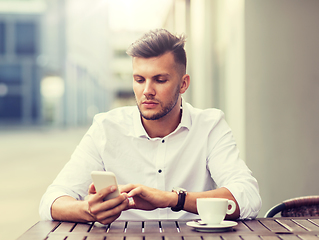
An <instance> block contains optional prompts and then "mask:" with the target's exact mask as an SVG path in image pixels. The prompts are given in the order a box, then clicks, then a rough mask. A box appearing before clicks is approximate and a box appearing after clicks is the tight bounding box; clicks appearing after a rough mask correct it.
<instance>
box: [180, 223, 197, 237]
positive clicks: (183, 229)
mask: <svg viewBox="0 0 319 240" xmlns="http://www.w3.org/2000/svg"><path fill="white" fill-rule="evenodd" d="M186 223H187V222H185V221H178V222H177V224H178V227H179V230H180V232H181V233H182V234H187V233H191V232H194V230H193V229H192V228H190V227H189V226H187V225H186Z"/></svg>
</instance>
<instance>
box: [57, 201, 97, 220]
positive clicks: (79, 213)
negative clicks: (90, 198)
mask: <svg viewBox="0 0 319 240" xmlns="http://www.w3.org/2000/svg"><path fill="white" fill-rule="evenodd" d="M51 216H52V218H53V219H54V220H59V221H72V222H91V221H94V218H93V217H92V216H91V215H90V213H89V211H88V202H87V201H78V200H76V199H74V198H72V197H70V196H62V197H59V198H57V199H56V200H55V201H54V202H53V204H52V207H51Z"/></svg>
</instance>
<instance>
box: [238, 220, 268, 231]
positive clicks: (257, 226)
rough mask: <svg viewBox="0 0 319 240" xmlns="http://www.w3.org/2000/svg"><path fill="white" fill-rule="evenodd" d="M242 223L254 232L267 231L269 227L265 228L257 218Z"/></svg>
mask: <svg viewBox="0 0 319 240" xmlns="http://www.w3.org/2000/svg"><path fill="white" fill-rule="evenodd" d="M244 224H245V225H246V226H247V227H248V228H250V229H251V231H254V232H261V233H262V232H269V229H267V228H265V226H264V225H262V224H261V223H260V221H259V220H247V221H245V222H244Z"/></svg>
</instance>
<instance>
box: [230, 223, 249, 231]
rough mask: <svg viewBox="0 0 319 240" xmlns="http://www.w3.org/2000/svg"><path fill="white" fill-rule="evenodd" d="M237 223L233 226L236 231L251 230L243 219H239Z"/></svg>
mask: <svg viewBox="0 0 319 240" xmlns="http://www.w3.org/2000/svg"><path fill="white" fill-rule="evenodd" d="M237 223H238V225H237V226H235V227H234V228H233V229H234V230H235V231H236V232H238V233H240V232H251V229H250V228H249V227H248V226H247V225H246V224H245V223H244V222H243V221H238V222H237Z"/></svg>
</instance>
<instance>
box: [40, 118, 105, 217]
mask: <svg viewBox="0 0 319 240" xmlns="http://www.w3.org/2000/svg"><path fill="white" fill-rule="evenodd" d="M103 143H104V137H103V131H101V128H100V127H99V124H98V123H97V122H96V121H94V122H93V124H92V126H91V127H90V129H89V130H88V132H87V133H86V134H85V135H84V137H83V138H82V140H81V142H80V144H79V145H78V146H77V147H76V149H75V151H74V153H73V154H72V156H71V159H70V161H69V162H67V163H66V165H65V166H64V167H63V169H62V170H61V172H60V173H59V174H58V176H57V177H56V179H55V180H54V181H53V183H52V184H51V185H50V186H49V187H48V188H47V190H46V192H45V193H44V195H43V196H42V198H41V201H40V206H39V214H40V217H41V219H42V220H52V216H51V207H52V204H53V202H54V201H55V200H56V199H57V198H59V197H62V196H71V197H73V198H75V199H77V200H83V199H84V198H85V196H86V195H87V192H88V188H89V185H90V184H91V183H92V180H91V175H90V174H91V172H92V171H94V170H100V171H103V170H104V165H103V161H102V158H101V156H100V151H101V149H100V148H101V146H102V144H103Z"/></svg>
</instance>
